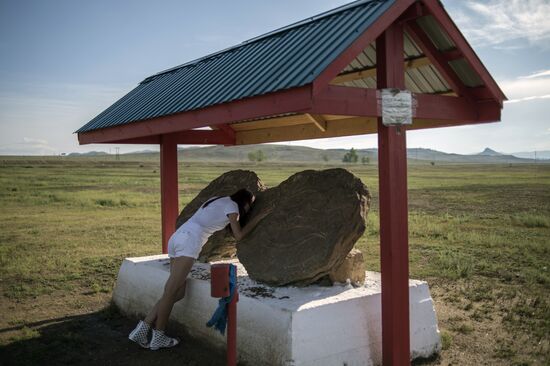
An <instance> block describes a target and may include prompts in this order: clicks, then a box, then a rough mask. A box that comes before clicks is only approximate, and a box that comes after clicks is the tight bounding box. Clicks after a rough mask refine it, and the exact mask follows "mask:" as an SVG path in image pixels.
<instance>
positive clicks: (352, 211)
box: [237, 169, 371, 286]
mask: <svg viewBox="0 0 550 366" xmlns="http://www.w3.org/2000/svg"><path fill="white" fill-rule="evenodd" d="M370 199H371V196H370V193H369V191H368V190H367V187H366V186H365V185H364V184H363V183H362V182H361V180H360V179H359V178H357V177H355V176H354V175H353V174H352V173H350V172H349V171H347V170H345V169H328V170H322V171H315V170H306V171H303V172H299V173H296V174H294V175H293V176H291V177H290V178H288V179H287V180H285V181H284V182H282V183H281V184H280V185H279V186H277V187H274V188H270V189H268V190H265V191H263V192H259V193H258V195H257V196H256V203H255V204H254V206H253V208H252V210H251V212H250V215H249V217H250V218H252V217H254V215H256V214H258V213H259V212H261V211H263V210H264V209H266V208H267V207H272V208H273V210H272V211H271V213H270V214H268V215H267V216H266V217H265V218H264V219H263V220H262V221H260V223H259V224H258V226H257V227H256V228H255V229H254V230H253V231H252V232H251V233H249V234H248V235H247V236H246V237H245V238H243V239H242V240H241V241H240V242H239V243H238V244H237V256H238V257H239V260H240V262H241V263H242V264H243V265H244V266H245V268H246V270H247V272H248V274H249V276H250V277H251V278H252V279H254V280H256V281H258V282H264V283H267V284H269V285H272V286H283V285H296V286H305V285H308V284H311V283H313V282H315V281H316V280H318V279H320V278H322V277H324V276H327V275H328V274H329V273H330V271H331V270H332V269H334V268H337V267H338V266H340V264H341V263H342V262H343V261H344V259H345V258H346V256H347V255H348V253H349V252H350V251H351V249H352V248H353V246H354V244H355V243H356V242H357V240H358V239H359V238H360V237H361V236H362V235H363V232H364V231H365V220H366V216H367V213H368V210H369V207H370Z"/></svg>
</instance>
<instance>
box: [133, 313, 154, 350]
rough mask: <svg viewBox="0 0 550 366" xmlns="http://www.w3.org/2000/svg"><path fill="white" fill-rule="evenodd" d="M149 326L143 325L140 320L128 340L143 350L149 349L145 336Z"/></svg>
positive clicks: (149, 328)
mask: <svg viewBox="0 0 550 366" xmlns="http://www.w3.org/2000/svg"><path fill="white" fill-rule="evenodd" d="M150 330H151V326H150V325H149V324H147V323H145V322H144V321H143V320H140V321H139V323H138V325H137V326H136V328H135V329H134V330H133V331H132V332H131V333H130V335H129V336H128V339H129V340H131V341H133V342H136V343H137V344H139V345H140V346H141V347H143V348H149V342H148V341H147V336H148V335H149V331H150Z"/></svg>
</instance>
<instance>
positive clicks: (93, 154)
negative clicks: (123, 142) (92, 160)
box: [66, 151, 109, 156]
mask: <svg viewBox="0 0 550 366" xmlns="http://www.w3.org/2000/svg"><path fill="white" fill-rule="evenodd" d="M104 155H109V154H108V153H106V152H105V151H89V152H86V153H77V152H73V153H70V154H68V155H66V156H104Z"/></svg>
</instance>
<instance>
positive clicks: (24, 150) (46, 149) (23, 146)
mask: <svg viewBox="0 0 550 366" xmlns="http://www.w3.org/2000/svg"><path fill="white" fill-rule="evenodd" d="M57 153H58V150H57V149H56V148H55V147H53V146H50V144H49V143H48V141H46V140H44V139H36V138H32V137H23V141H21V142H16V143H12V144H3V145H0V155H57Z"/></svg>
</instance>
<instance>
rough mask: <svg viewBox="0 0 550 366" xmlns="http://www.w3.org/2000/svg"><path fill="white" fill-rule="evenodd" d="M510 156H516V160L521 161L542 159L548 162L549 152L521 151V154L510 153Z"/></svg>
mask: <svg viewBox="0 0 550 366" xmlns="http://www.w3.org/2000/svg"><path fill="white" fill-rule="evenodd" d="M512 155H514V156H517V157H518V158H523V159H535V158H536V159H537V160H539V159H543V160H549V159H550V150H542V151H523V152H516V153H512Z"/></svg>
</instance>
